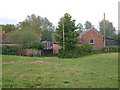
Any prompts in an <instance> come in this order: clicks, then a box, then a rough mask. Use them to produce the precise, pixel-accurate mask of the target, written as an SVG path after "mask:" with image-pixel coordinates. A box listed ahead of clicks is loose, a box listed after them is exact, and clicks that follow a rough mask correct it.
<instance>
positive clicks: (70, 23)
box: [56, 13, 79, 50]
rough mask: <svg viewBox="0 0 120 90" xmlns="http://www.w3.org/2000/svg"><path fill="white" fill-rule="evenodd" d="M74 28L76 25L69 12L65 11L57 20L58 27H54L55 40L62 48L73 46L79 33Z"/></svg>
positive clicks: (67, 48) (71, 47)
mask: <svg viewBox="0 0 120 90" xmlns="http://www.w3.org/2000/svg"><path fill="white" fill-rule="evenodd" d="M63 29H64V31H63ZM76 29H77V26H75V20H72V17H71V15H70V14H68V13H65V14H64V17H62V18H61V19H60V21H59V22H58V28H57V29H56V32H57V33H58V35H56V40H57V41H58V42H59V45H60V46H61V47H62V48H64V49H66V50H69V49H74V48H75V46H76V43H77V41H78V39H77V37H78V36H79V34H78V33H77V32H76V31H75V30H76ZM63 33H64V35H63ZM63 36H64V41H63ZM63 45H64V46H63Z"/></svg>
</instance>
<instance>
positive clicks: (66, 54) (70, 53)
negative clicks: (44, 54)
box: [58, 49, 78, 58]
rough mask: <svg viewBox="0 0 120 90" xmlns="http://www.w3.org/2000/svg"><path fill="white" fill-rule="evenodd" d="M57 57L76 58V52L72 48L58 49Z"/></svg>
mask: <svg viewBox="0 0 120 90" xmlns="http://www.w3.org/2000/svg"><path fill="white" fill-rule="evenodd" d="M58 57H60V58H77V57H78V54H77V52H76V51H75V49H72V50H62V49H61V50H59V54H58Z"/></svg>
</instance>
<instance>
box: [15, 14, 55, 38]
mask: <svg viewBox="0 0 120 90" xmlns="http://www.w3.org/2000/svg"><path fill="white" fill-rule="evenodd" d="M17 28H18V29H19V30H33V31H35V32H36V33H37V34H41V33H42V34H43V35H42V38H43V39H44V40H49V39H50V40H51V37H52V36H51V35H52V33H53V32H54V26H53V24H52V23H51V22H50V21H49V20H48V19H47V18H46V17H45V18H42V17H40V16H36V15H35V14H32V15H31V16H29V15H28V16H27V18H26V19H25V20H24V21H23V22H19V24H18V25H17Z"/></svg>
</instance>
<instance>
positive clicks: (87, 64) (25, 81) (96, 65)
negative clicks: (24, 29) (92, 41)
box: [2, 53, 118, 88]
mask: <svg viewBox="0 0 120 90" xmlns="http://www.w3.org/2000/svg"><path fill="white" fill-rule="evenodd" d="M2 58H3V61H2V63H3V64H2V88H10V87H11V88H30V87H32V86H33V87H34V88H118V54H117V53H107V54H95V55H90V56H85V57H80V58H71V59H61V58H54V59H53V58H40V57H21V56H9V55H2ZM11 62H12V63H11ZM18 77H19V78H18ZM67 82H68V83H67Z"/></svg>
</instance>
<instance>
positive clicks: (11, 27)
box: [2, 24, 15, 33]
mask: <svg viewBox="0 0 120 90" xmlns="http://www.w3.org/2000/svg"><path fill="white" fill-rule="evenodd" d="M14 30H15V26H14V25H13V24H6V25H2V31H5V33H9V32H11V31H14Z"/></svg>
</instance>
